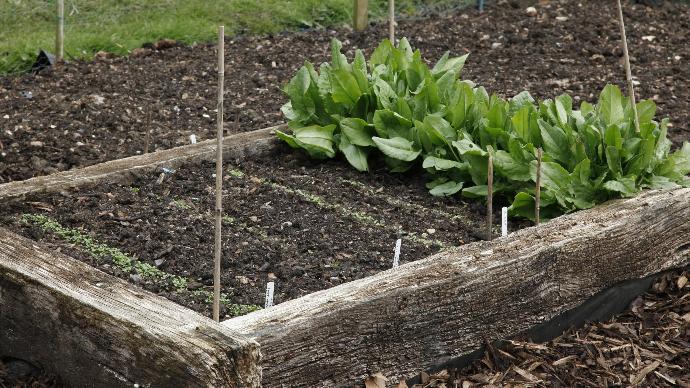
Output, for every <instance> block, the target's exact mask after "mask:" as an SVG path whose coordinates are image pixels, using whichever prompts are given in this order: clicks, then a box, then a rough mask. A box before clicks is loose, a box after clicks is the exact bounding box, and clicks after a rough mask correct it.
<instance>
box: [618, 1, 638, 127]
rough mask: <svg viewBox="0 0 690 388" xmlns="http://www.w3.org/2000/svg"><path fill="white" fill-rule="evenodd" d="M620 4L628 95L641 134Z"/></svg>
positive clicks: (619, 21)
mask: <svg viewBox="0 0 690 388" xmlns="http://www.w3.org/2000/svg"><path fill="white" fill-rule="evenodd" d="M617 3H618V24H619V25H620V27H621V39H622V45H623V60H624V61H625V77H626V79H627V80H628V93H630V104H631V105H632V109H633V115H634V120H635V131H637V132H640V120H639V117H638V116H637V105H636V103H635V89H634V88H633V81H632V72H631V71H630V55H629V53H628V39H627V38H626V37H625V23H624V22H623V6H622V5H621V0H618V1H617Z"/></svg>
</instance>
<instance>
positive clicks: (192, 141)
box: [189, 135, 196, 144]
mask: <svg viewBox="0 0 690 388" xmlns="http://www.w3.org/2000/svg"><path fill="white" fill-rule="evenodd" d="M189 142H190V143H192V144H196V135H189Z"/></svg>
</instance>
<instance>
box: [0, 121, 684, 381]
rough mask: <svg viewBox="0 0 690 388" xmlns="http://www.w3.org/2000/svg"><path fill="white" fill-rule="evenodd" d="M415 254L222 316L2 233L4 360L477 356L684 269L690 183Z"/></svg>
mask: <svg viewBox="0 0 690 388" xmlns="http://www.w3.org/2000/svg"><path fill="white" fill-rule="evenodd" d="M274 129H276V127H273V128H267V129H264V130H259V131H254V132H247V133H240V134H237V135H232V136H229V137H227V138H226V139H225V142H224V157H225V158H227V159H229V160H231V159H242V158H250V157H252V156H258V155H266V154H269V153H271V152H273V151H275V150H276V149H278V147H280V146H281V145H280V143H279V142H278V141H277V140H276V138H275V136H274V134H273V132H274ZM214 149H215V145H214V141H213V140H210V141H205V142H200V143H198V144H195V145H188V146H183V147H178V148H174V149H171V150H165V151H159V152H154V153H151V154H146V155H139V156H134V157H130V158H126V159H120V160H115V161H111V162H106V163H102V164H98V165H94V166H90V167H85V168H83V169H80V170H73V171H67V172H62V173H58V174H54V175H50V176H46V177H38V178H32V179H29V180H27V181H24V182H10V183H7V184H4V185H0V200H3V199H5V198H13V197H19V198H21V197H23V196H25V195H29V194H32V193H40V192H54V191H60V190H63V189H67V188H73V187H84V186H92V185H97V184H98V183H99V182H103V181H106V180H107V181H120V182H126V181H127V180H128V179H130V177H131V176H132V174H135V175H136V174H140V173H143V172H145V171H151V170H154V169H156V168H158V167H168V168H171V167H173V168H174V167H175V166H177V165H179V164H181V163H182V162H184V161H192V160H210V159H212V158H213V154H214ZM420 259H422V260H418V261H415V262H412V263H408V264H405V265H402V266H400V267H398V268H397V269H395V270H388V271H384V272H382V273H379V274H377V275H374V276H371V277H368V278H364V279H361V280H357V281H353V282H350V283H346V284H343V285H340V286H337V287H334V288H331V289H328V290H324V291H320V292H316V293H313V294H310V295H307V296H304V297H302V298H299V299H295V300H292V301H288V302H285V303H282V304H280V305H277V306H274V307H271V308H269V309H266V310H262V311H258V312H254V313H250V314H248V315H246V316H242V317H237V318H233V319H230V320H227V321H225V322H222V323H221V324H220V325H219V324H216V323H215V322H213V321H211V320H209V319H207V318H204V317H201V316H200V315H198V314H197V313H195V312H193V311H192V310H189V309H187V308H185V307H182V306H179V305H177V304H175V303H173V302H170V301H168V300H165V299H163V298H160V297H158V296H156V295H153V294H150V293H147V292H146V291H143V290H141V289H139V288H138V287H136V286H133V285H130V284H128V283H127V282H124V281H122V280H118V279H116V278H114V277H112V276H110V275H107V274H104V273H102V272H100V271H98V270H96V269H94V268H92V267H90V266H88V265H86V264H84V263H81V262H79V261H77V260H76V259H73V258H70V257H67V256H64V255H61V254H57V253H53V252H48V251H46V250H45V249H43V248H41V247H39V246H38V244H36V243H35V242H33V241H31V240H28V239H25V238H22V237H19V236H16V235H14V234H13V233H11V232H9V231H7V230H5V229H2V228H0V314H1V315H0V356H2V355H3V352H5V351H14V354H12V355H13V356H15V357H19V358H24V359H26V360H28V361H31V362H36V363H38V364H40V365H41V366H44V367H46V369H48V370H52V371H56V372H59V373H60V374H61V375H63V376H62V377H63V378H66V380H67V381H68V382H70V383H72V384H73V385H75V386H83V383H84V381H103V384H102V386H132V384H133V382H137V383H139V384H140V386H145V385H141V383H140V382H150V386H219V387H220V386H229V387H233V386H242V387H254V386H260V385H261V384H262V382H263V385H264V386H271V387H273V386H276V387H280V386H328V387H332V386H352V385H353V384H361V383H362V379H363V378H364V377H365V376H366V375H368V374H370V373H376V372H381V373H383V374H384V375H386V376H387V377H389V378H391V379H395V378H411V377H413V376H414V375H416V374H417V373H419V372H420V371H423V370H425V369H433V368H435V367H439V366H440V365H443V364H448V363H452V362H453V361H454V360H459V359H463V358H467V357H469V356H470V355H471V354H473V352H474V351H476V350H477V349H478V348H479V347H480V346H481V345H482V344H483V342H484V341H485V340H486V339H491V340H498V339H505V338H510V337H512V336H515V335H517V334H520V333H525V332H529V331H530V330H531V329H534V328H535V327H537V328H539V327H544V326H545V325H546V326H549V325H550V329H549V330H550V331H551V332H553V331H554V330H553V329H554V327H557V326H558V325H570V324H578V323H582V319H580V320H570V321H564V320H563V319H562V317H563V316H568V315H569V313H570V312H572V311H573V310H574V309H576V308H578V306H583V304H585V303H586V302H587V301H590V307H591V303H599V302H598V300H601V299H596V298H594V299H593V297H595V295H599V298H601V295H610V294H606V292H607V290H611V289H612V287H616V286H618V285H620V284H624V283H626V282H636V281H638V280H639V279H645V278H648V277H649V276H651V275H655V274H657V273H660V272H664V271H667V270H670V269H673V268H676V267H681V266H685V265H688V264H690V189H683V188H678V189H671V190H664V191H649V192H644V193H642V194H641V195H639V196H637V197H635V198H631V199H622V200H616V201H611V202H608V203H605V204H603V205H601V206H597V207H596V208H594V209H590V210H585V211H580V212H577V213H574V214H571V215H566V216H563V217H559V218H557V219H554V220H552V221H550V222H548V223H544V224H542V225H540V226H537V227H531V228H527V229H523V230H521V231H518V232H515V233H513V234H511V235H509V236H508V237H505V238H499V239H496V240H494V241H492V242H478V243H472V244H467V245H463V246H461V247H458V248H453V249H449V250H446V251H443V252H440V253H438V254H436V255H433V256H431V257H428V258H425V259H423V258H420ZM642 289H643V288H639V287H638V291H637V292H641V290H642ZM627 296H631V295H627ZM592 301H593V302H592ZM624 302H625V301H624V300H623V299H621V303H619V304H620V305H621V306H622V305H624ZM564 322H567V323H564ZM549 330H546V331H549ZM49 344H50V345H49ZM259 346H260V349H261V354H260V353H259ZM52 349H59V350H58V351H53V350H52ZM33 352H36V354H33ZM65 373H66V375H65ZM86 379H88V380H86ZM98 379H101V380H98ZM391 381H392V380H391Z"/></svg>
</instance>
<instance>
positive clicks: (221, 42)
mask: <svg viewBox="0 0 690 388" xmlns="http://www.w3.org/2000/svg"><path fill="white" fill-rule="evenodd" d="M224 79H225V27H224V26H219V27H218V120H217V121H218V129H217V140H218V142H217V143H216V229H215V231H216V236H215V246H214V249H213V250H214V252H213V253H214V256H213V319H214V320H215V321H216V322H220V253H221V252H220V248H221V243H222V242H221V234H220V232H221V229H220V228H221V224H222V222H223V217H222V214H223V81H224Z"/></svg>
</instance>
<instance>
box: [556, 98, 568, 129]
mask: <svg viewBox="0 0 690 388" xmlns="http://www.w3.org/2000/svg"><path fill="white" fill-rule="evenodd" d="M554 105H555V107H556V118H557V119H558V124H559V125H560V126H565V125H568V118H569V117H570V113H571V112H572V110H573V99H572V98H571V97H570V96H569V95H567V94H562V95H560V96H558V97H556V99H555V100H554Z"/></svg>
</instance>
